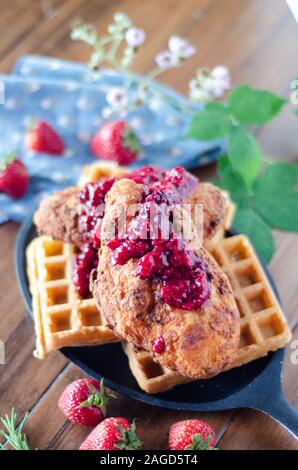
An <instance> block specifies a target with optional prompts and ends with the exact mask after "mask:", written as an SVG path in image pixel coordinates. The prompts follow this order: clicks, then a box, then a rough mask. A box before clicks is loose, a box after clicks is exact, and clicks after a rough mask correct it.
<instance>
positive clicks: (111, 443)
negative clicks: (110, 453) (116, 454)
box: [80, 418, 142, 450]
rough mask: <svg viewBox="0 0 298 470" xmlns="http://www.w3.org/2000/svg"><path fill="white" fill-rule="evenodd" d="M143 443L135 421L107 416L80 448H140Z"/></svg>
mask: <svg viewBox="0 0 298 470" xmlns="http://www.w3.org/2000/svg"><path fill="white" fill-rule="evenodd" d="M141 445H142V443H141V441H140V440H139V438H138V436H137V434H136V424H135V422H134V421H133V422H132V424H130V423H129V421H127V419H125V418H107V419H105V420H103V421H102V422H101V423H99V424H98V426H96V428H94V429H93V431H92V432H91V433H90V434H89V436H87V438H86V439H85V441H84V442H83V444H82V445H81V447H80V450H138V449H139V448H140V447H141Z"/></svg>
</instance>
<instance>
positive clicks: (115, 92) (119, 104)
mask: <svg viewBox="0 0 298 470" xmlns="http://www.w3.org/2000/svg"><path fill="white" fill-rule="evenodd" d="M106 100H107V102H108V103H109V105H110V106H112V107H113V108H117V109H118V108H123V107H125V106H127V104H128V97H127V93H126V91H125V90H124V89H123V88H112V89H111V90H110V91H109V92H108V93H107V95H106Z"/></svg>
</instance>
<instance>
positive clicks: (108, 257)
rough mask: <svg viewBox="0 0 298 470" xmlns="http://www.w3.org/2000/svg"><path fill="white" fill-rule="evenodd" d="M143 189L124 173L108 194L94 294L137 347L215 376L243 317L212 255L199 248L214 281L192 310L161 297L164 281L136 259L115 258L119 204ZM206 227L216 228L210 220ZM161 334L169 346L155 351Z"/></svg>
mask: <svg viewBox="0 0 298 470" xmlns="http://www.w3.org/2000/svg"><path fill="white" fill-rule="evenodd" d="M201 186H202V185H201ZM215 193H216V194H217V191H215ZM205 194H206V193H205V192H204V190H202V188H201V190H200V191H198V193H196V196H195V195H194V194H192V195H191V197H192V198H195V197H197V200H198V201H201V200H202V199H204V197H205ZM208 194H209V192H208ZM141 195H142V186H140V185H137V184H136V183H134V182H133V181H130V180H127V179H123V180H121V181H118V182H116V183H115V184H114V186H113V187H112V189H111V190H110V191H109V193H108V194H107V196H106V209H105V216H104V219H103V223H102V246H101V249H100V253H99V264H98V269H97V272H95V273H94V275H93V279H92V282H91V288H92V292H93V295H94V298H95V299H96V301H97V303H98V305H99V306H100V309H101V312H102V313H103V315H104V317H105V318H106V320H107V322H108V325H109V326H110V327H111V328H112V329H113V331H114V332H115V334H116V335H118V336H119V337H120V338H122V339H123V340H125V341H128V342H129V343H130V344H132V345H133V346H134V347H135V348H138V349H143V350H146V351H148V352H150V353H152V355H153V356H154V357H155V359H156V360H157V361H158V362H159V363H161V364H162V365H164V366H166V367H168V368H170V369H171V370H175V371H177V372H179V373H180V374H182V375H184V376H186V377H190V378H193V379H197V378H207V377H210V376H213V375H215V374H217V373H218V372H220V371H222V370H224V369H225V368H226V367H227V365H228V364H229V363H231V362H232V360H233V358H234V354H235V351H236V348H237V347H238V342H239V335H240V331H239V323H240V322H239V312H238V310H237V306H236V303H235V299H234V296H233V292H232V289H231V286H230V284H229V281H228V279H227V277H226V275H225V274H224V273H223V271H222V270H221V269H220V267H219V266H218V265H217V263H216V262H215V260H214V259H213V258H212V256H211V255H210V254H208V252H207V251H206V250H205V249H204V248H201V249H200V250H199V251H198V252H197V255H198V256H199V257H200V259H201V260H202V262H203V263H204V264H205V265H206V266H207V269H208V277H209V280H210V284H211V285H210V295H209V299H208V300H207V301H206V302H205V303H204V304H203V305H202V306H201V308H199V309H197V310H192V311H188V310H185V309H179V308H174V307H172V306H171V305H169V304H167V303H166V302H165V301H164V300H163V299H161V297H160V295H159V291H160V288H161V287H160V285H159V284H158V283H157V284H154V283H153V282H152V281H151V280H150V279H141V278H140V277H139V276H138V275H137V273H136V268H137V263H138V260H137V259H134V258H132V259H130V260H129V261H128V262H127V263H126V264H123V265H120V264H114V263H113V259H112V254H113V252H112V250H111V249H110V248H109V247H108V246H107V244H106V242H105V239H106V238H107V237H106V234H107V233H108V232H109V230H110V226H111V225H112V224H113V220H114V218H115V211H116V206H117V205H118V204H119V203H120V204H127V205H133V204H137V203H138V202H139V201H140V200H141ZM215 206H216V204H214V205H213V208H212V204H210V205H209V209H210V212H209V214H211V213H212V214H213V211H214V209H215ZM219 219H220V217H217V218H216V221H218V220H219ZM130 222H131V221H130V220H128V224H129V223H130ZM206 231H207V233H208V234H210V233H212V227H210V224H208V230H207V228H206ZM160 337H162V338H163V339H164V342H165V349H164V351H163V353H162V354H157V353H156V351H155V350H154V348H153V344H154V342H155V341H156V339H157V338H160Z"/></svg>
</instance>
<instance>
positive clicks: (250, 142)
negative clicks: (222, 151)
mask: <svg viewBox="0 0 298 470" xmlns="http://www.w3.org/2000/svg"><path fill="white" fill-rule="evenodd" d="M228 145H229V147H228V154H227V155H228V159H229V161H230V163H231V165H232V167H233V169H234V171H235V172H237V173H239V175H240V176H241V177H242V178H243V179H244V181H245V182H246V183H247V184H250V183H251V182H252V181H253V179H254V178H255V176H256V174H257V171H258V169H259V168H260V165H261V161H262V157H261V151H260V148H259V146H258V144H257V141H256V140H255V138H254V137H253V136H252V135H251V134H249V133H248V132H247V131H246V130H245V129H244V128H243V127H239V126H233V127H232V128H231V129H230V131H229V134H228Z"/></svg>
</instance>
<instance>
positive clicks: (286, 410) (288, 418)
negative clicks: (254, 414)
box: [259, 393, 298, 439]
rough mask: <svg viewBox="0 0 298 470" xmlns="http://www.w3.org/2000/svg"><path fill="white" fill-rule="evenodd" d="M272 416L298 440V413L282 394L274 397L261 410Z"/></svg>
mask: <svg viewBox="0 0 298 470" xmlns="http://www.w3.org/2000/svg"><path fill="white" fill-rule="evenodd" d="M259 409H260V411H263V412H264V413H266V414H267V415H269V416H271V417H272V418H273V419H275V421H278V422H279V423H280V424H281V425H282V426H283V427H284V428H286V429H287V430H288V431H289V432H290V433H291V434H292V435H293V436H294V437H295V438H296V439H298V411H297V410H296V408H294V406H292V405H291V404H290V403H289V402H288V400H287V399H286V398H285V397H284V396H283V394H282V393H280V394H278V395H277V396H276V395H275V396H273V397H272V398H271V400H270V398H269V400H268V402H267V403H264V404H262V408H259Z"/></svg>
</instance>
